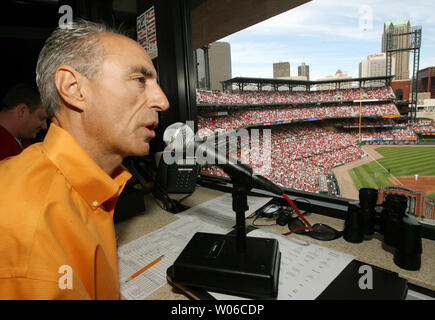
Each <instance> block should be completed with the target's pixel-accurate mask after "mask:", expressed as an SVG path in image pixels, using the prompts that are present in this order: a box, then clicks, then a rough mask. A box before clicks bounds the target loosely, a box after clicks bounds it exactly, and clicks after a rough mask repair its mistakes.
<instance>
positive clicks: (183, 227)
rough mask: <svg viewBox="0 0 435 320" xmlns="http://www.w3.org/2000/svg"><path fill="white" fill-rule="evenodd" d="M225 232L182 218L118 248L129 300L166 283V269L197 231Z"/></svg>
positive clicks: (123, 288)
mask: <svg viewBox="0 0 435 320" xmlns="http://www.w3.org/2000/svg"><path fill="white" fill-rule="evenodd" d="M199 231H201V232H208V233H219V234H225V233H227V232H228V230H226V229H222V228H220V227H217V226H215V225H212V224H208V223H205V222H203V221H201V220H200V219H197V218H195V217H183V218H181V219H178V220H176V221H174V222H172V223H170V224H168V225H166V226H164V227H162V228H160V229H158V230H156V231H154V232H152V233H149V234H146V235H144V236H142V237H140V238H139V239H136V240H134V241H132V242H130V243H128V244H126V245H124V246H121V247H119V248H118V274H119V287H120V291H121V294H122V295H123V296H124V297H125V298H126V299H129V300H142V299H144V298H146V297H147V296H148V295H150V294H151V293H153V292H154V291H155V290H157V289H158V288H160V287H161V286H163V285H164V284H165V283H166V282H167V281H166V270H167V269H168V268H169V267H170V266H171V265H172V264H173V263H174V261H175V260H176V259H177V257H178V255H179V254H180V253H181V251H183V249H184V247H185V246H186V245H187V243H188V242H189V241H190V239H191V238H192V237H193V235H194V234H195V233H196V232H199ZM161 255H164V257H163V259H162V260H161V261H159V262H158V263H156V264H155V265H153V266H152V267H151V268H149V269H148V270H146V271H144V272H143V273H142V274H141V275H139V276H137V277H136V278H134V279H132V280H130V281H128V282H125V281H126V280H127V279H128V278H129V277H130V276H131V275H132V274H134V273H135V272H136V271H138V270H140V269H141V268H143V267H144V266H146V265H147V264H149V263H150V262H152V261H154V260H155V259H156V258H158V257H159V256H161Z"/></svg>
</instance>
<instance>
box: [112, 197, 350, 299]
mask: <svg viewBox="0 0 435 320" xmlns="http://www.w3.org/2000/svg"><path fill="white" fill-rule="evenodd" d="M270 199H271V198H259V197H248V204H249V207H250V211H249V212H247V215H250V214H251V213H252V212H253V211H255V210H257V209H259V208H260V207H262V206H263V205H264V204H266V203H267V202H268V201H269V200H270ZM177 217H179V218H180V219H178V220H176V221H174V222H172V223H170V224H168V225H166V226H164V227H162V228H160V229H158V230H156V231H154V232H152V233H149V234H146V235H144V236H143V237H141V238H139V239H137V240H134V241H132V242H130V243H128V244H126V245H124V246H122V247H120V248H119V249H118V270H119V271H118V272H119V281H120V291H121V294H122V295H123V296H124V297H125V298H127V299H132V300H141V299H144V298H146V297H147V296H148V295H150V294H151V293H152V292H154V291H155V290H157V289H158V288H160V287H162V286H163V285H164V284H166V282H167V281H166V270H167V269H168V268H169V267H170V266H171V265H172V264H173V263H174V261H175V260H176V259H177V257H178V255H179V254H180V253H181V251H183V249H184V247H185V246H186V245H187V243H188V242H189V241H190V239H191V238H192V237H193V235H194V234H195V233H196V232H207V233H217V234H226V233H228V232H230V231H232V230H233V226H234V225H235V223H236V222H235V213H234V212H233V211H232V196H231V194H225V195H223V196H221V197H218V198H215V199H213V200H210V201H207V202H205V203H202V204H200V205H198V206H196V207H194V208H191V209H189V210H186V211H184V212H182V213H179V214H177ZM248 236H251V237H265V238H275V239H277V240H278V242H279V249H280V251H281V266H280V275H279V287H278V299H285V300H287V299H308V300H311V299H316V298H317V297H318V296H319V295H320V294H321V293H322V292H323V290H325V289H326V287H327V286H328V285H329V284H330V283H331V282H332V281H333V280H334V279H335V278H336V277H337V276H338V275H339V274H340V273H341V272H342V271H343V269H344V268H345V267H346V266H347V265H348V264H349V263H350V262H351V261H352V260H353V258H354V257H353V256H351V255H348V254H345V253H342V252H339V251H336V250H333V249H329V248H326V247H323V246H319V245H316V244H312V243H308V242H305V241H301V240H298V239H295V238H291V237H284V236H281V235H279V234H276V233H272V232H269V231H265V230H261V229H257V230H254V231H252V232H250V233H248ZM161 255H164V258H163V259H162V260H161V261H159V262H158V263H156V264H155V265H153V266H152V267H151V268H149V269H147V270H146V271H145V272H143V273H142V274H140V275H139V276H137V277H136V278H134V279H132V280H131V281H129V282H125V280H127V279H128V278H129V277H130V276H131V275H132V274H134V273H135V272H137V271H138V270H140V269H141V268H143V267H144V266H146V265H147V264H149V263H150V262H152V261H154V260H155V259H156V258H158V257H159V256H161ZM210 294H212V295H213V296H214V297H215V298H216V299H242V298H240V297H233V296H229V295H223V294H218V293H212V292H210Z"/></svg>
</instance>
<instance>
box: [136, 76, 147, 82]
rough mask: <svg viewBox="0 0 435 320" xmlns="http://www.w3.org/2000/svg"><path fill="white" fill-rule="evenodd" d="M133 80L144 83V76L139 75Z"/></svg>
mask: <svg viewBox="0 0 435 320" xmlns="http://www.w3.org/2000/svg"><path fill="white" fill-rule="evenodd" d="M134 80H136V81H138V82H140V83H145V78H144V77H139V78H134Z"/></svg>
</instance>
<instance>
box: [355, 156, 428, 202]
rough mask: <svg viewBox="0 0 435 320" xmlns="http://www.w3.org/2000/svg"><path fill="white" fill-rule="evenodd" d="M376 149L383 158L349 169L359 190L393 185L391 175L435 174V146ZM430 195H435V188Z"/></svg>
mask: <svg viewBox="0 0 435 320" xmlns="http://www.w3.org/2000/svg"><path fill="white" fill-rule="evenodd" d="M376 151H377V152H379V153H380V154H382V155H383V158H381V159H378V160H377V161H372V162H369V163H366V164H364V165H362V166H359V167H357V168H354V169H352V170H350V171H349V174H350V176H351V177H352V179H353V182H354V183H355V186H356V188H357V189H358V190H359V189H360V188H375V189H378V188H379V187H381V186H387V185H391V184H392V183H391V181H390V180H389V179H388V178H390V177H391V176H395V177H401V176H414V175H415V174H418V175H419V176H435V147H425V148H422V147H379V148H377V149H376ZM388 168H390V169H391V175H390V174H388ZM429 195H430V196H432V197H434V196H435V190H433V192H432V191H431V192H430V193H429V194H428V196H429Z"/></svg>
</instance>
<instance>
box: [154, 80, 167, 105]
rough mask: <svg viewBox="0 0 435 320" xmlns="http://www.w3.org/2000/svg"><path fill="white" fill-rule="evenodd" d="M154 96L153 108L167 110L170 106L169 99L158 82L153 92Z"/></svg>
mask: <svg viewBox="0 0 435 320" xmlns="http://www.w3.org/2000/svg"><path fill="white" fill-rule="evenodd" d="M152 97H153V108H156V109H158V110H159V111H165V110H168V108H169V101H168V98H166V95H165V93H164V92H163V90H162V88H160V86H159V85H158V84H156V86H155V89H154V92H153V94H152Z"/></svg>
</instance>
